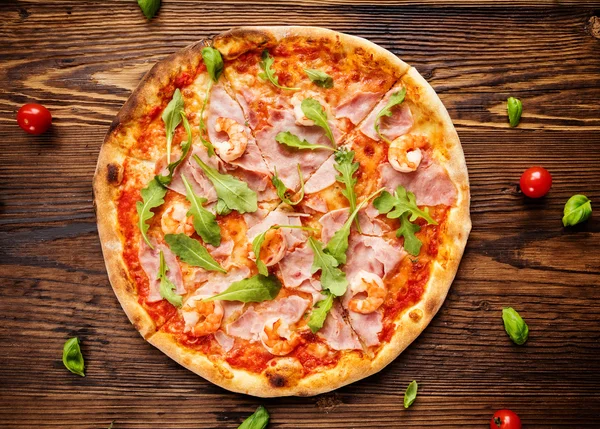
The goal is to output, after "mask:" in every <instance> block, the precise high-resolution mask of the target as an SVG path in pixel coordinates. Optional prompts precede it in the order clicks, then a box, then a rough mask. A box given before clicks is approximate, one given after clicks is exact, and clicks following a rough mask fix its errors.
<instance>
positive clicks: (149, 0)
mask: <svg viewBox="0 0 600 429" xmlns="http://www.w3.org/2000/svg"><path fill="white" fill-rule="evenodd" d="M137 2H138V5H139V6H140V9H142V13H143V14H144V16H145V17H146V19H152V18H154V15H156V12H158V9H160V0H137Z"/></svg>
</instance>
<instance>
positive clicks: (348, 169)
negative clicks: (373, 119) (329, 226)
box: [334, 148, 361, 232]
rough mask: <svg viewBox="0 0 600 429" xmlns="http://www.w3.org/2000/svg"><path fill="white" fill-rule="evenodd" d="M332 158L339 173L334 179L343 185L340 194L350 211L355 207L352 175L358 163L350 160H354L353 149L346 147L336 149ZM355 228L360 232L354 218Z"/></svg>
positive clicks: (354, 180)
mask: <svg viewBox="0 0 600 429" xmlns="http://www.w3.org/2000/svg"><path fill="white" fill-rule="evenodd" d="M334 158H335V164H334V167H335V169H336V170H337V171H338V172H339V173H340V175H339V176H335V180H337V181H338V182H340V183H343V184H344V185H345V189H343V190H342V194H343V195H344V196H345V197H346V199H347V200H348V203H349V204H350V212H351V213H352V212H353V211H354V209H355V208H356V192H355V191H354V186H355V185H356V178H355V177H354V174H355V173H356V172H357V171H358V167H359V163H358V162H352V161H353V160H354V151H349V150H347V149H346V148H341V149H339V150H337V151H336V152H335V155H334ZM356 228H357V229H358V232H361V230H360V224H359V223H358V219H356Z"/></svg>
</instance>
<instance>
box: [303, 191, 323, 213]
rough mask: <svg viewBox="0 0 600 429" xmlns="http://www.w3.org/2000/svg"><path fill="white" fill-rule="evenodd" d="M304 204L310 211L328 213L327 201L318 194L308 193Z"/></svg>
mask: <svg viewBox="0 0 600 429" xmlns="http://www.w3.org/2000/svg"><path fill="white" fill-rule="evenodd" d="M302 204H303V206H304V207H305V208H307V209H308V210H306V211H307V212H308V213H311V210H312V213H327V210H328V207H327V202H326V201H325V200H324V199H323V198H321V197H320V196H318V195H307V196H305V197H304V201H303V203H302Z"/></svg>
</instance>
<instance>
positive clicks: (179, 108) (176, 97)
mask: <svg viewBox="0 0 600 429" xmlns="http://www.w3.org/2000/svg"><path fill="white" fill-rule="evenodd" d="M183 107H184V104H183V97H182V96H181V91H180V90H179V88H177V89H176V90H175V92H174V93H173V98H172V99H171V101H169V104H167V107H165V111H164V112H163V114H162V120H163V122H164V123H165V132H166V133H167V164H170V163H171V144H172V143H173V136H174V135H175V129H176V128H177V127H178V126H179V124H180V123H181V120H182V119H181V118H182V116H183V115H185V111H184V110H183ZM182 113H183V115H182Z"/></svg>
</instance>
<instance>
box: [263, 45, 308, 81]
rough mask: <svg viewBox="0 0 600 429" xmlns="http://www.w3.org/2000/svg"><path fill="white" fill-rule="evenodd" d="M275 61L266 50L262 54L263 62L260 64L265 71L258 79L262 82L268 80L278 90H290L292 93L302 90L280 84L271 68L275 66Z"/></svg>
mask: <svg viewBox="0 0 600 429" xmlns="http://www.w3.org/2000/svg"><path fill="white" fill-rule="evenodd" d="M274 61H275V60H274V59H273V57H271V55H269V51H267V50H266V49H265V50H264V51H263V53H262V61H261V62H259V63H258V65H259V66H260V68H261V69H262V70H263V71H262V72H261V73H259V74H258V77H259V78H261V79H262V80H268V81H269V82H271V83H272V84H273V85H275V86H276V87H277V88H281V89H289V90H292V91H297V90H299V89H300V88H289V87H287V86H281V85H280V84H279V78H278V77H277V76H275V72H274V71H273V70H272V69H271V66H272V65H273V62H274Z"/></svg>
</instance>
